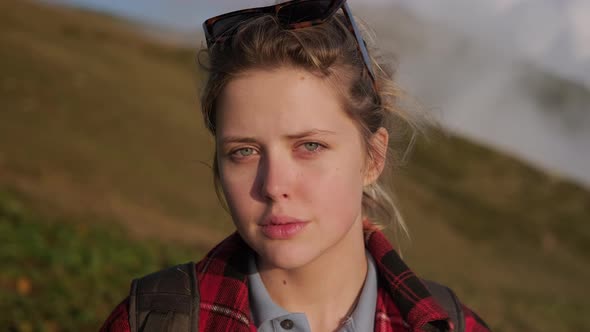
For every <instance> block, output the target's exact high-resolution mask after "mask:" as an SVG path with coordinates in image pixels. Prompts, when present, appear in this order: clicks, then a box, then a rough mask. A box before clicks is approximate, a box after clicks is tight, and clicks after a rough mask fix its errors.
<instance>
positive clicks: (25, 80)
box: [0, 0, 590, 331]
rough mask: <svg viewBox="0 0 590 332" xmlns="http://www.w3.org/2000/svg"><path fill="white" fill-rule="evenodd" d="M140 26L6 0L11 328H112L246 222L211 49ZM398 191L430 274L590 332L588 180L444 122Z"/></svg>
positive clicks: (480, 306)
mask: <svg viewBox="0 0 590 332" xmlns="http://www.w3.org/2000/svg"><path fill="white" fill-rule="evenodd" d="M137 29H138V27H136V26H133V25H131V24H130V23H126V22H124V21H122V20H120V19H116V18H112V17H106V16H104V15H98V14H94V13H89V12H85V11H81V10H75V9H66V8H60V7H52V6H49V5H43V4H40V3H31V2H27V1H18V0H8V1H2V2H0V67H1V69H2V74H1V76H0V100H1V110H0V193H2V195H1V196H0V230H1V232H0V236H1V237H2V238H1V243H0V249H1V251H0V261H2V262H3V269H2V272H0V293H1V294H2V296H0V310H3V311H2V312H4V313H6V315H3V317H2V318H1V319H0V330H2V331H4V330H13V331H31V330H34V331H43V330H47V331H78V330H96V329H98V327H99V325H100V323H101V322H102V321H103V320H104V318H106V315H107V313H108V311H109V310H110V309H112V308H113V307H114V306H115V305H116V304H117V303H118V302H119V301H120V300H121V299H122V298H123V297H124V296H125V294H127V291H128V285H129V282H130V280H131V279H132V278H134V277H137V276H139V275H142V274H145V273H146V272H150V271H154V270H157V269H158V268H159V267H162V266H165V265H172V264H176V263H181V262H184V261H186V260H190V259H198V258H199V255H197V254H202V253H203V252H204V251H205V250H206V249H208V248H210V247H211V246H212V245H213V244H214V243H216V242H217V241H219V240H220V239H222V238H223V237H224V236H225V234H227V233H228V232H230V231H231V230H232V226H231V222H230V221H229V218H228V216H227V214H226V213H225V212H224V211H223V210H222V209H221V208H220V207H219V204H218V203H217V199H216V197H215V194H214V191H213V186H212V181H211V175H210V168H209V166H207V165H209V164H210V160H211V159H210V158H211V154H212V152H213V150H212V144H211V143H212V140H211V138H209V136H208V134H207V132H206V130H205V129H204V128H203V126H202V124H201V119H200V114H199V110H198V86H199V79H200V77H201V74H200V72H199V70H198V66H197V65H196V60H195V56H196V52H195V50H194V49H186V48H181V47H175V46H172V45H165V44H161V43H157V42H155V41H151V40H149V39H147V38H145V37H144V36H142V35H141V34H139V33H138V32H137ZM555 84H558V83H555ZM394 185H395V186H397V191H398V194H399V201H400V202H401V206H402V212H403V213H404V215H405V217H406V219H407V220H408V223H409V226H410V230H411V234H412V241H411V243H406V244H405V245H403V246H402V247H403V249H404V250H403V252H404V254H405V257H406V260H407V261H408V262H409V265H410V266H412V267H413V268H414V269H415V270H416V272H418V273H419V274H420V275H423V276H425V277H427V278H430V279H435V280H438V281H441V282H443V283H446V284H448V285H449V286H451V287H452V288H454V289H455V290H456V291H457V293H458V294H459V295H460V297H461V298H462V299H463V301H464V302H465V303H466V304H468V305H469V306H470V307H472V308H473V309H474V310H476V311H477V312H478V313H479V314H480V315H481V316H482V317H484V318H485V320H486V321H488V322H489V323H490V325H491V326H492V327H493V328H494V329H495V330H497V331H583V330H590V322H589V321H588V320H585V319H584V317H585V316H584V315H585V312H586V311H588V310H590V304H589V303H588V301H587V298H586V296H587V294H590V286H589V285H588V282H587V281H588V280H590V266H589V264H588V262H589V259H590V245H589V243H590V223H589V222H588V221H589V220H590V192H589V191H588V190H586V189H583V188H581V187H579V186H577V185H575V184H573V183H570V182H568V181H565V180H563V179H561V178H560V177H559V176H557V175H554V174H546V173H544V172H541V171H539V170H536V169H533V168H531V167H529V166H527V165H525V164H524V163H522V162H520V161H518V160H516V159H514V158H511V157H508V156H506V155H502V154H499V153H497V152H495V151H493V150H491V149H489V148H486V147H483V146H479V145H475V144H473V143H471V142H468V141H466V140H464V139H462V138H460V137H455V136H452V135H445V134H442V133H439V134H436V133H435V134H433V135H432V137H431V139H430V141H421V142H420V143H419V144H418V146H417V148H416V150H415V151H414V153H413V155H412V157H411V161H410V162H409V163H408V164H407V165H406V166H405V167H404V168H402V169H400V170H399V171H398V176H397V177H396V179H395V184H394ZM5 262H7V263H5ZM5 295H6V296H5Z"/></svg>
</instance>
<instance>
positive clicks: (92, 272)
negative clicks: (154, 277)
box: [0, 191, 200, 331]
mask: <svg viewBox="0 0 590 332" xmlns="http://www.w3.org/2000/svg"><path fill="white" fill-rule="evenodd" d="M199 256H200V253H199V251H195V250H194V249H193V250H191V249H189V248H188V247H184V248H183V247H181V246H170V245H167V244H164V243H158V242H154V241H150V242H142V241H137V240H136V241H130V240H129V238H128V236H126V235H125V233H124V231H123V230H122V229H121V227H116V226H111V227H110V228H108V229H105V228H101V227H96V226H91V225H88V223H80V222H77V223H76V222H71V221H70V222H68V221H66V220H54V221H52V222H47V221H46V220H42V219H41V218H39V216H37V215H35V214H34V213H33V212H31V211H29V210H28V209H27V208H26V206H24V205H23V202H22V199H20V198H18V195H15V194H14V193H8V192H5V191H1V192H0V261H1V262H2V273H1V274H0V292H1V293H2V300H1V301H0V311H1V312H2V313H3V314H2V315H1V316H0V329H1V330H2V331H92V330H97V329H98V325H97V324H98V323H99V322H101V321H102V320H104V319H105V317H106V316H107V315H108V313H109V312H110V311H111V310H112V309H113V305H114V304H116V303H118V302H120V301H121V300H122V299H123V297H124V296H125V294H127V293H128V291H129V285H130V279H129V278H130V276H140V275H144V274H147V273H150V272H153V271H156V270H159V269H161V268H163V267H167V266H171V265H175V264H178V263H179V262H185V261H189V260H194V259H196V258H198V257H199Z"/></svg>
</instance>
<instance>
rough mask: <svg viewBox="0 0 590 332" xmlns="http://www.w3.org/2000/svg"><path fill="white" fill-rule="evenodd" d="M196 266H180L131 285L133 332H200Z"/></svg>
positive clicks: (140, 279) (153, 274) (130, 307)
mask: <svg viewBox="0 0 590 332" xmlns="http://www.w3.org/2000/svg"><path fill="white" fill-rule="evenodd" d="M197 283H198V281H197V278H196V276H195V263H193V262H189V263H186V264H181V265H176V266H173V267H170V268H167V269H165V270H161V271H158V272H155V273H152V274H148V275H146V276H144V277H142V278H139V279H135V280H133V282H132V283H131V292H130V294H129V326H130V328H131V332H151V331H186V332H198V331H199V302H200V296H199V287H198V284H197Z"/></svg>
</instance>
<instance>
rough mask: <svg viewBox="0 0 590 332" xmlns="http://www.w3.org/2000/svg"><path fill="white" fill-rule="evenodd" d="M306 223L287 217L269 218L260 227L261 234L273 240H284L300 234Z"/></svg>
mask: <svg viewBox="0 0 590 332" xmlns="http://www.w3.org/2000/svg"><path fill="white" fill-rule="evenodd" d="M307 223H308V222H307V221H303V220H299V219H297V218H292V217H288V216H270V217H269V218H266V219H265V220H264V222H263V223H262V224H261V225H260V227H261V230H262V233H263V234H264V235H265V236H267V237H268V238H270V239H273V240H286V239H290V238H292V237H294V236H295V235H297V234H298V233H300V232H301V231H302V230H303V228H304V227H305V226H306V225H307Z"/></svg>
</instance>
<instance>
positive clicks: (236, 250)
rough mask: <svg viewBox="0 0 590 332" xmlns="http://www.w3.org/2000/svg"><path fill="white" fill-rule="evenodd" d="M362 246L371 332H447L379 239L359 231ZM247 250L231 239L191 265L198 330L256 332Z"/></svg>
mask: <svg viewBox="0 0 590 332" xmlns="http://www.w3.org/2000/svg"><path fill="white" fill-rule="evenodd" d="M365 235H366V238H365V244H366V248H367V249H368V251H369V252H370V253H371V255H372V256H373V259H374V260H375V263H376V267H377V271H378V274H379V279H380V280H379V295H378V299H377V308H376V312H375V331H376V332H393V331H395V332H397V331H448V330H450V328H449V324H448V323H447V320H448V318H449V316H448V314H447V313H446V312H445V311H444V310H443V309H442V308H441V307H440V306H439V305H438V304H437V303H436V302H435V300H434V299H433V297H432V295H431V294H430V292H429V291H428V290H427V289H426V287H425V286H424V284H423V283H422V281H421V280H420V279H419V278H418V277H417V276H416V275H415V274H414V273H413V272H412V271H411V270H410V269H409V268H408V267H407V265H406V264H405V263H404V262H403V260H402V259H401V258H400V257H399V255H398V254H397V253H396V251H395V250H394V249H393V248H392V246H391V244H390V243H389V242H388V240H387V239H386V237H385V236H384V234H383V233H381V232H380V231H379V230H376V229H374V228H369V227H367V226H366V228H365ZM250 250H251V249H250V248H249V247H248V245H247V244H246V243H245V242H244V241H243V240H242V238H241V237H240V236H239V235H238V234H237V233H234V234H232V235H230V236H229V237H228V238H226V239H225V240H224V241H222V242H221V243H220V244H218V245H217V246H216V247H215V248H214V249H213V250H211V251H210V252H209V253H208V254H207V256H205V258H204V259H203V260H201V261H200V262H199V263H198V264H197V276H198V279H199V290H200V293H201V313H200V318H199V320H200V326H201V328H204V330H205V331H226V332H230V331H231V332H233V331H256V327H255V326H254V323H253V322H252V319H251V315H250V304H249V300H248V285H247V280H248V277H247V272H248V256H249V255H250Z"/></svg>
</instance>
